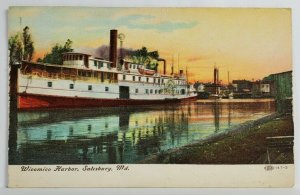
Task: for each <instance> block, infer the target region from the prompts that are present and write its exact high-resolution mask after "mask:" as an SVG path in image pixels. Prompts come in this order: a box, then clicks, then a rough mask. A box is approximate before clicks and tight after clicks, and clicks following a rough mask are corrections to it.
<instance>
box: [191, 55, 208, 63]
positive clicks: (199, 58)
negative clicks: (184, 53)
mask: <svg viewBox="0 0 300 195" xmlns="http://www.w3.org/2000/svg"><path fill="white" fill-rule="evenodd" d="M207 59H209V57H208V56H193V57H190V58H188V59H187V61H188V62H196V61H201V60H207Z"/></svg>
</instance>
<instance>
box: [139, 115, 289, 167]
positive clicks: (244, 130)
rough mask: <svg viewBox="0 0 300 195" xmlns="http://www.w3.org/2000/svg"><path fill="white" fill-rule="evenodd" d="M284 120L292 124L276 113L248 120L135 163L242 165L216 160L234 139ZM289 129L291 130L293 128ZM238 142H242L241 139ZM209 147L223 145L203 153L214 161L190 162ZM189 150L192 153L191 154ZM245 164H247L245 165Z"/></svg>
mask: <svg viewBox="0 0 300 195" xmlns="http://www.w3.org/2000/svg"><path fill="white" fill-rule="evenodd" d="M285 120H287V123H289V122H291V123H293V119H292V116H289V115H287V116H283V115H280V114H278V113H273V114H270V115H267V116H265V117H262V118H260V119H257V120H250V121H247V122H244V123H242V124H240V125H238V126H236V127H234V128H232V129H229V130H227V131H224V132H220V133H217V134H214V135H211V136H209V137H207V138H205V139H203V140H199V141H197V142H195V143H191V144H188V145H185V146H181V147H177V148H173V149H169V150H167V151H163V152H161V153H158V154H154V155H151V156H149V157H147V158H146V159H144V160H141V161H139V162H137V163H140V164H173V163H174V164H244V162H230V159H228V160H226V161H228V162H227V163H225V162H221V161H219V160H218V158H217V156H224V154H225V153H226V152H228V151H227V150H226V149H225V148H226V146H228V145H232V144H233V142H235V141H233V140H234V139H235V138H236V137H239V138H242V137H244V136H250V137H251V136H252V135H254V133H255V132H253V131H256V130H257V129H258V130H259V129H261V126H262V127H263V126H264V125H265V126H266V125H271V126H272V123H273V122H274V121H277V122H278V121H279V122H282V121H285ZM285 122H286V121H285ZM284 125H285V126H286V124H284ZM273 126H274V125H273ZM291 129H293V126H292V128H291ZM267 131H269V129H268V127H267ZM292 131H293V130H292ZM263 133H265V132H261V133H260V132H258V133H257V134H258V135H260V134H263ZM271 134H272V133H271ZM273 134H276V133H274V132H273ZM290 134H291V132H288V135H290ZM279 135H280V133H279ZM292 135H293V133H292ZM240 141H243V139H241V140H240ZM252 141H253V144H255V141H256V140H252ZM219 142H220V143H219ZM210 145H220V146H221V145H223V146H221V147H218V148H217V151H216V152H212V151H209V150H205V151H204V153H206V154H209V153H210V154H212V155H213V156H215V157H216V158H214V159H215V160H213V159H212V160H211V161H210V160H208V159H205V160H204V161H205V162H201V157H200V158H199V159H198V161H197V160H196V161H195V160H191V159H193V157H194V155H195V154H197V155H198V156H199V155H201V153H203V151H202V149H201V148H204V149H210V148H211V146H210ZM233 145H234V147H240V146H237V143H235V144H233ZM243 147H244V149H246V150H247V149H249V148H250V149H251V145H250V146H249V145H246V146H243ZM253 147H257V146H255V145H253ZM227 148H228V149H229V150H231V151H232V148H231V147H230V146H229V147H227ZM190 149H191V150H193V151H192V152H191V151H190ZM264 149H265V148H264ZM246 153H247V152H246ZM246 153H241V154H239V155H241V156H244V155H247V154H246ZM237 155H238V154H237ZM237 155H236V157H237V158H239V157H238V156H237ZM263 155H265V154H263ZM184 159H187V160H188V161H189V162H185V160H184ZM253 160H257V159H253ZM207 161H210V162H207ZM288 161H289V162H287V163H293V162H290V161H291V160H288ZM292 161H293V160H292ZM250 163H251V162H250ZM252 163H253V162H252ZM254 163H255V164H264V163H265V162H262V161H261V162H259V160H258V161H256V162H254ZM280 163H282V162H280ZM246 164H248V163H246Z"/></svg>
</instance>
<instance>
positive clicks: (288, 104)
mask: <svg viewBox="0 0 300 195" xmlns="http://www.w3.org/2000/svg"><path fill="white" fill-rule="evenodd" d="M292 73H293V72H292V71H286V72H280V73H276V74H271V75H269V76H268V77H266V78H264V80H265V81H269V82H272V83H273V86H272V85H271V86H270V93H271V94H272V95H274V97H275V100H276V108H277V111H278V112H280V113H287V112H292V98H293V93H292V87H293V84H292V79H293V78H292Z"/></svg>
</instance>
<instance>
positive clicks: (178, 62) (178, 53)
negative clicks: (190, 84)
mask: <svg viewBox="0 0 300 195" xmlns="http://www.w3.org/2000/svg"><path fill="white" fill-rule="evenodd" d="M177 73H178V74H179V53H178V64H177Z"/></svg>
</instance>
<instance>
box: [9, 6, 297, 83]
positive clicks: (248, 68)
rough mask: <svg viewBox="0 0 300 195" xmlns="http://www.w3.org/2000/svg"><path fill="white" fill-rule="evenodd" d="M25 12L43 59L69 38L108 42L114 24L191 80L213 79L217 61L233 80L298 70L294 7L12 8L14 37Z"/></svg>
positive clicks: (79, 44) (77, 42)
mask: <svg viewBox="0 0 300 195" xmlns="http://www.w3.org/2000/svg"><path fill="white" fill-rule="evenodd" d="M20 17H21V18H22V24H21V26H22V28H23V27H25V26H29V27H30V31H31V33H32V37H33V41H34V45H35V50H36V52H35V55H34V58H35V59H37V58H38V57H43V56H44V54H45V53H47V52H50V50H51V48H52V47H53V46H54V45H55V44H56V43H60V44H64V42H65V41H66V40H67V39H71V40H72V41H73V47H74V49H75V50H81V51H82V50H86V51H88V50H91V49H94V48H97V47H99V46H101V45H108V44H109V31H110V29H117V30H118V32H119V33H123V34H125V40H124V42H123V46H124V47H126V48H133V49H140V48H141V47H142V46H145V47H147V48H148V50H150V51H154V50H157V51H158V52H159V54H160V57H162V58H164V59H166V60H167V67H168V68H167V72H168V73H170V71H171V64H172V61H173V64H174V69H175V72H177V71H178V67H179V69H183V70H184V71H185V72H186V69H187V72H188V75H189V81H191V82H193V81H202V82H211V81H213V68H214V66H217V67H218V68H219V73H220V80H222V82H223V83H227V81H228V72H229V80H230V81H231V80H233V79H247V80H257V79H262V78H263V77H265V76H268V75H269V74H272V73H277V72H283V71H288V70H292V29H291V10H290V9H278V8H277V9H266V8H264V9H259V8H91V7H11V8H10V9H9V13H8V35H9V36H12V35H14V34H16V33H18V32H20V29H21V28H20ZM172 59H173V60H172ZM178 62H179V63H178ZM159 70H162V65H161V66H160V67H159Z"/></svg>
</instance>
